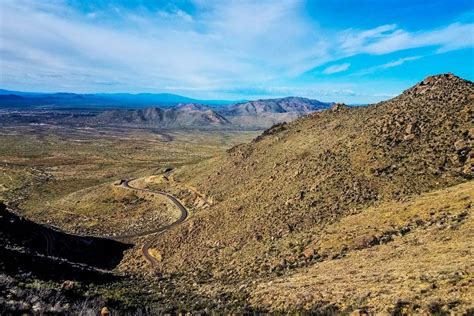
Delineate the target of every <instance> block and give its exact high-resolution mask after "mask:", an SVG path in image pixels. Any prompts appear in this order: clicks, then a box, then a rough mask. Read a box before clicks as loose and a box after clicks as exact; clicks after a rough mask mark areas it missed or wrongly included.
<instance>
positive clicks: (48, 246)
mask: <svg viewBox="0 0 474 316" xmlns="http://www.w3.org/2000/svg"><path fill="white" fill-rule="evenodd" d="M132 180H135V179H128V180H123V182H122V183H121V184H120V185H121V186H122V187H123V188H126V189H129V190H135V191H141V192H146V193H152V194H160V195H163V196H165V197H167V198H168V199H169V200H171V202H173V204H174V205H175V206H176V207H177V208H178V209H179V211H180V213H181V214H180V216H179V218H178V219H177V220H175V221H174V222H172V223H170V224H167V225H164V226H160V227H158V228H156V229H151V230H147V231H143V232H139V233H136V234H124V235H115V236H97V235H96V236H94V235H80V234H75V235H76V236H78V237H93V238H107V239H112V240H117V241H120V240H124V239H125V240H126V239H130V238H136V237H144V236H148V235H153V234H157V236H158V235H159V234H162V233H164V232H165V231H167V230H169V229H171V228H172V227H174V226H176V225H178V224H180V223H182V222H184V221H185V220H186V219H187V218H188V216H189V211H188V210H187V209H186V207H184V205H183V204H182V203H181V202H180V201H179V200H178V199H177V198H176V197H175V196H173V195H171V194H169V193H166V192H163V191H153V190H149V189H141V188H137V187H134V186H132V185H130V181H132ZM8 208H9V209H10V210H14V211H16V212H17V213H18V214H21V213H22V212H21V211H20V209H19V208H18V207H15V206H8ZM42 225H43V226H45V227H47V228H48V229H45V230H44V231H42V232H41V234H42V235H43V237H44V240H45V254H46V256H48V257H51V256H54V244H55V237H54V235H53V234H52V233H51V232H50V231H49V230H58V229H57V228H55V227H53V226H50V225H48V224H42ZM154 241H155V238H152V239H150V240H149V241H147V242H145V244H144V245H143V246H142V249H141V251H142V255H143V257H144V258H145V259H146V260H147V261H148V262H149V263H150V265H151V266H152V267H158V266H159V261H158V260H157V259H156V258H155V257H154V256H153V255H152V254H150V248H151V246H152V244H153V242H154Z"/></svg>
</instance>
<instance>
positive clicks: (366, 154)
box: [131, 74, 474, 311]
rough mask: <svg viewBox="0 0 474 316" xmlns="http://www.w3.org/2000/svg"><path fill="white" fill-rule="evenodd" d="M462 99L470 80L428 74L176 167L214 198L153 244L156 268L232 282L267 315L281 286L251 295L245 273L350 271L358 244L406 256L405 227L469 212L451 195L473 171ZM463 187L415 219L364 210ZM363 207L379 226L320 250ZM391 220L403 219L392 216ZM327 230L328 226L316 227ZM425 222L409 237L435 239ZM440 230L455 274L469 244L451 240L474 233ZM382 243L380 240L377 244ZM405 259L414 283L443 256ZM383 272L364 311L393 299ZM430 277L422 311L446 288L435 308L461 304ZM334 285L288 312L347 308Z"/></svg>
mask: <svg viewBox="0 0 474 316" xmlns="http://www.w3.org/2000/svg"><path fill="white" fill-rule="evenodd" d="M473 105H474V84H473V83H472V82H470V81H468V80H464V79H461V78H459V77H456V76H454V75H452V74H443V75H437V76H431V77H428V78H427V79H425V80H423V81H422V82H420V83H419V84H417V85H415V86H413V87H411V88H409V89H407V90H405V92H404V93H402V94H401V95H399V96H397V97H395V98H393V99H391V100H388V101H384V102H380V103H377V104H374V105H370V106H367V107H345V106H340V105H338V106H334V107H333V108H332V109H331V110H327V111H320V112H315V113H312V114H309V115H306V116H304V117H302V118H299V119H297V120H295V121H293V122H290V123H287V124H283V125H281V126H278V127H274V128H273V129H272V130H269V131H267V132H265V133H264V135H262V136H261V137H259V138H258V140H254V141H253V142H251V143H248V144H242V145H238V146H235V147H233V148H231V149H229V150H228V151H227V153H226V154H224V155H222V156H219V157H217V158H214V159H211V160H209V161H206V162H202V163H200V164H198V165H194V166H188V167H185V168H183V169H182V170H180V171H178V172H177V173H176V174H175V175H174V177H175V181H178V182H181V183H185V185H186V186H190V187H193V188H199V190H200V194H201V195H202V196H206V197H207V198H208V200H211V201H213V204H212V205H211V206H210V207H208V208H206V209H202V210H199V211H197V212H195V213H194V216H193V217H192V218H190V219H189V221H187V222H185V223H183V224H182V225H181V226H180V227H177V229H176V230H173V231H171V232H169V233H168V234H166V235H163V236H160V237H159V238H158V239H157V240H156V243H155V245H154V247H155V248H156V249H158V250H159V251H160V253H163V254H166V255H164V256H163V260H162V266H163V268H162V269H163V271H165V272H166V273H174V272H178V271H179V272H180V273H190V274H191V275H201V274H204V275H207V276H208V278H211V279H212V280H214V282H215V284H214V285H213V287H211V288H219V286H222V287H225V284H233V283H239V282H240V283H239V284H242V287H243V288H246V289H248V291H249V292H250V293H253V294H252V295H253V296H254V297H255V301H259V300H260V299H262V297H266V299H265V306H266V307H267V308H268V309H269V310H271V311H278V310H280V308H284V306H287V305H285V300H284V299H283V296H282V297H280V299H279V300H272V299H271V298H272V297H278V295H279V294H278V291H283V290H284V289H282V288H280V287H278V286H277V284H274V285H270V283H271V282H270V283H268V285H267V286H265V287H264V288H265V291H266V292H265V293H263V294H262V293H261V292H258V291H259V290H258V289H262V287H258V286H253V285H252V283H250V285H249V283H246V282H247V280H253V281H255V282H256V283H257V284H258V282H259V281H258V280H264V281H262V282H264V283H266V282H269V281H268V280H274V278H275V277H276V276H290V275H292V274H293V273H297V274H298V275H300V276H301V278H303V277H304V276H305V271H306V270H305V269H306V267H316V268H317V267H322V266H328V267H330V266H331V265H334V266H337V260H339V259H341V258H343V257H345V256H349V255H350V256H351V258H354V259H351V260H354V261H351V262H350V263H348V265H350V266H353V267H357V266H358V264H359V263H358V262H357V258H358V257H357V255H358V251H359V249H362V248H364V249H365V248H368V247H372V248H370V249H371V252H370V253H372V254H373V255H376V254H379V253H381V252H382V251H384V249H387V247H398V252H397V251H396V249H395V248H393V249H392V250H391V252H390V255H389V257H388V259H387V258H386V259H384V260H395V259H396V258H397V257H396V256H397V255H396V254H397V253H400V251H410V252H411V251H414V249H415V245H416V243H414V242H413V241H412V240H411V239H409V238H411V237H410V236H413V235H409V234H408V233H409V232H410V231H412V230H414V228H413V227H414V226H413V225H415V224H416V223H418V224H416V225H418V226H420V227H425V226H423V225H425V224H423V223H425V222H429V221H431V222H434V223H438V221H439V222H440V224H439V225H444V224H441V223H445V222H446V219H442V218H445V217H447V218H453V221H456V218H457V217H458V216H464V217H463V218H469V216H468V215H459V214H464V213H465V212H467V213H466V214H469V212H470V204H469V203H467V204H466V203H464V202H462V201H467V200H466V194H467V199H468V200H469V194H471V197H472V194H474V191H472V185H470V184H472V179H473V175H474V168H473V164H474V160H473V155H472V143H473V141H474V129H473V128H472V116H473ZM462 184H466V185H467V187H466V186H464V187H463V188H464V189H462V190H466V191H464V192H465V193H463V197H462V198H460V200H459V203H457V204H452V208H453V209H449V210H447V209H446V208H444V209H443V208H441V209H433V210H432V211H429V202H428V206H427V209H428V210H426V212H425V213H426V214H425V213H423V218H420V217H417V216H421V213H417V212H416V211H414V212H412V213H410V214H405V215H404V213H403V211H402V210H403V208H402V210H400V212H401V213H400V214H399V213H397V212H393V213H390V215H387V216H391V217H387V218H384V217H383V216H385V215H380V216H382V217H380V218H375V217H374V216H375V215H374V214H383V213H382V211H383V208H380V209H379V208H377V207H378V206H380V205H382V204H384V203H389V204H390V203H394V205H400V203H404V202H406V201H416V200H417V199H418V197H419V196H420V194H429V192H435V191H437V190H443V189H449V188H452V189H451V190H457V189H456V188H458V185H462ZM455 192H456V191H455ZM183 196H185V195H184V193H183ZM442 197H443V194H440V195H439V201H438V202H437V203H440V205H441V204H443V205H445V204H446V203H447V202H446V201H444V200H443V199H442ZM448 202H449V201H448ZM413 203H415V202H413ZM468 204H469V205H468ZM390 205H391V204H390ZM398 207H400V206H394V208H395V209H397V208H398ZM372 208H375V209H376V210H378V211H377V212H372V215H371V216H370V218H374V220H375V219H377V220H379V221H382V220H383V221H386V223H385V224H384V225H385V226H384V227H385V228H382V226H380V227H381V230H377V227H373V228H370V227H365V228H364V233H362V236H359V237H358V238H360V240H355V239H353V238H355V237H352V235H348V236H346V237H345V238H346V239H345V238H342V237H339V238H338V239H337V240H336V241H335V242H334V243H335V246H331V247H330V248H326V246H324V241H325V240H326V239H327V238H329V236H330V234H331V233H332V234H334V232H335V231H336V232H337V231H338V227H339V225H342V224H341V223H344V221H347V220H349V219H350V218H352V217H351V216H355V215H357V214H364V212H368V211H367V210H370V209H372ZM464 208H465V209H464ZM463 212H464V213H463ZM398 214H399V215H398ZM430 214H432V215H430ZM402 215H403V216H405V217H403V219H401V218H399V217H398V216H402ZM430 216H431V217H433V216H439V218H440V219H436V220H435V219H430ZM443 216H444V217H443ZM466 216H467V217H466ZM461 222H462V223H461ZM461 222H460V224H459V225H471V226H472V220H470V219H466V220H462V221H461ZM450 223H451V222H450ZM362 224H363V223H358V225H362ZM422 224H423V225H422ZM426 225H427V226H426V227H431V226H429V225H435V224H426ZM436 225H438V224H436ZM327 227H332V228H331V229H332V230H331V231H329V230H326V228H327ZM360 227H361V229H362V226H360ZM407 227H408V228H407ZM440 227H444V226H440ZM463 227H464V228H463V229H468V226H463ZM426 229H427V228H420V230H417V235H416V236H418V237H417V238H422V239H423V240H424V242H429V243H430V245H431V242H433V244H434V243H435V241H434V239H436V238H437V237H436V234H434V233H433V234H431V233H429V232H430V231H429V230H426ZM407 234H408V235H407ZM445 234H446V236H452V237H451V238H453V243H452V244H450V247H451V248H450V249H451V250H450V251H451V252H450V254H451V257H453V256H459V257H458V258H460V259H459V260H460V261H459V262H458V261H456V262H457V263H456V267H457V268H458V269H465V261H462V260H461V258H463V255H462V254H465V251H466V249H465V245H466V244H468V243H469V242H467V243H466V242H463V243H460V242H458V241H459V240H460V239H459V238H461V236H463V237H462V238H471V240H472V241H474V240H473V239H472V237H473V236H471V237H468V236H466V235H462V234H461V235H457V234H455V233H454V232H453V234H451V235H450V233H449V231H446V232H445ZM393 235H397V236H400V237H399V238H404V237H403V236H405V235H406V236H408V237H406V238H408V239H403V240H406V242H405V243H401V244H400V243H393V244H390V243H391V242H392V240H394V238H395V237H392V236H393ZM443 238H444V237H443ZM446 238H448V237H446ZM447 240H448V239H447ZM385 243H388V246H380V247H379V246H378V245H385ZM352 244H355V246H350V245H352ZM392 245H393V246H392ZM323 246H324V247H323ZM390 249H391V248H390ZM416 249H418V248H416ZM370 253H369V254H368V255H367V256H369V255H370ZM390 256H395V257H390ZM364 258H366V257H364ZM367 258H369V257H367ZM364 260H365V259H364ZM367 260H368V259H367ZM463 260H464V259H463ZM131 261H133V260H131ZM400 264H403V263H400ZM414 264H415V265H416V268H413V269H415V270H414V271H417V272H416V273H414V274H413V276H412V277H413V278H415V279H418V278H422V275H423V271H425V270H426V269H430V268H432V269H433V270H432V271H431V270H429V271H430V273H431V274H433V275H436V277H439V278H442V275H443V273H444V272H443V269H445V268H448V267H447V266H444V265H443V264H442V262H441V263H440V264H438V265H434V263H433V265H431V263H430V262H429V261H428V262H426V261H420V262H417V261H416V260H415V261H414ZM423 264H427V265H428V266H427V267H424V266H423ZM325 269H326V268H325ZM327 269H330V268H327ZM327 269H326V271H329V270H327ZM350 271H352V272H350V273H349V272H348V270H342V271H340V273H341V277H344V278H346V279H344V280H345V282H339V283H350V282H352V281H351V280H358V281H354V282H358V283H356V284H354V287H356V288H364V286H365V284H364V282H363V280H364V275H360V274H359V272H358V271H357V269H355V270H350ZM374 271H375V270H374ZM361 273H362V272H361ZM364 273H365V272H364ZM376 273H381V274H378V275H376V276H375V279H377V278H382V277H383V276H384V274H383V273H389V272H387V271H385V272H384V271H383V270H380V271H378V270H377V272H376ZM391 276H392V277H393V282H391V283H388V284H386V286H385V287H384V291H385V292H384V293H385V294H384V295H375V296H374V298H373V299H372V300H371V301H370V306H371V310H376V311H382V310H385V309H386V308H387V307H389V306H392V307H391V308H393V309H395V308H396V306H395V305H396V302H395V303H394V299H395V298H400V294H399V293H398V292H397V291H400V289H399V288H400V286H402V284H403V282H404V281H403V278H404V274H403V273H401V274H399V275H396V276H395V275H391ZM315 279H316V278H315ZM466 282H469V280H468V279H466ZM299 284H300V285H298V283H295V287H294V288H292V289H293V291H296V292H301V293H304V292H305V286H307V284H305V283H304V282H302V283H299ZM436 284H437V285H438V286H439V290H433V291H431V292H428V293H427V294H426V295H425V296H426V298H424V299H423V301H422V302H423V304H424V305H423V306H422V308H424V310H428V309H429V304H428V303H429V302H430V300H431V301H434V300H436V299H437V298H438V297H442V295H446V296H445V297H444V298H443V302H444V301H446V304H450V302H452V301H456V299H461V298H458V297H457V296H456V295H455V294H453V293H451V294H443V293H446V292H445V290H446V287H444V285H443V286H441V285H440V283H436ZM463 284H464V285H459V287H457V288H458V289H459V291H462V292H463V293H465V292H466V291H467V290H468V288H466V284H468V283H463ZM310 285H311V286H312V287H315V288H316V290H315V291H324V286H320V285H318V284H310ZM420 286H421V285H420ZM402 288H403V287H402ZM367 290H368V291H370V288H369V289H367ZM334 291H335V292H333V293H328V294H327V295H325V296H324V298H320V297H319V296H317V295H309V294H308V296H304V297H303V296H302V297H295V298H293V299H292V305H291V306H289V307H288V308H294V306H303V305H304V306H309V307H311V306H334V308H336V307H337V310H344V308H345V307H348V306H352V305H351V304H357V303H356V302H351V301H350V297H349V298H347V297H346V298H338V299H337V300H336V298H337V297H338V296H337V295H336V294H337V293H338V292H337V291H338V290H337V289H334ZM285 293H286V292H285ZM377 293H378V292H377ZM410 293H411V292H410ZM471 294H472V293H471ZM467 297H469V295H468V296H467ZM471 297H472V295H471ZM463 299H464V301H462V302H463V303H462V304H464V305H463V306H465V307H466V306H468V305H469V303H468V301H466V298H465V297H464V298H463ZM407 302H408V303H407V304H408V305H409V306H411V304H413V306H415V305H416V304H418V299H416V298H414V297H411V296H410V297H407ZM443 304H444V303H443ZM257 306H258V305H257ZM443 306H444V305H443ZM309 307H308V308H309Z"/></svg>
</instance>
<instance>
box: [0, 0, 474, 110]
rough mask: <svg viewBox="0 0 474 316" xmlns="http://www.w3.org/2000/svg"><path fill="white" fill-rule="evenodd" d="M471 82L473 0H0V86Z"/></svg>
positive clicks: (233, 95)
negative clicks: (454, 78) (449, 78)
mask: <svg viewBox="0 0 474 316" xmlns="http://www.w3.org/2000/svg"><path fill="white" fill-rule="evenodd" d="M446 72H452V73H454V74H456V75H458V76H460V77H463V78H465V79H469V80H471V81H473V80H474V1H473V0H466V1H464V0H450V1H447V0H423V1H422V0H409V1H407V0H384V1H383V0H355V1H351V0H334V1H326V0H322V1H319V0H313V1H304V0H301V1H299V0H268V1H267V0H261V1H258V0H250V1H248V0H239V1H232V0H221V1H213V0H175V1H164V0H155V1H144V0H143V1H134V0H126V1H119V0H115V1H102V0H97V1H92V0H91V1H80V0H51V1H41V0H0V88H3V89H9V90H18V91H34V92H59V91H61V92H76V93H94V92H131V93H139V92H151V93H162V92H166V93H175V94H181V95H185V96H189V97H193V98H199V99H208V100H209V99H218V100H242V99H247V100H249V99H258V98H273V97H283V96H290V95H295V96H302V97H309V98H314V99H319V100H322V101H337V102H346V103H351V104H356V103H373V102H378V101H381V100H385V99H388V98H391V97H393V96H395V95H397V94H399V93H401V92H402V91H403V90H405V89H407V88H408V87H410V86H411V85H413V84H415V83H416V82H418V81H421V80H423V78H425V77H426V76H428V75H432V74H439V73H446Z"/></svg>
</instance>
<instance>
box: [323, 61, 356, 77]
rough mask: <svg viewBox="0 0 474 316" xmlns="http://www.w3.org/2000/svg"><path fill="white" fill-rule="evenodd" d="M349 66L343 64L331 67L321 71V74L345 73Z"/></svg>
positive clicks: (348, 64)
mask: <svg viewBox="0 0 474 316" xmlns="http://www.w3.org/2000/svg"><path fill="white" fill-rule="evenodd" d="M350 66H351V64H350V63H344V64H340V65H332V66H329V67H327V68H326V69H324V70H323V74H326V75H330V74H335V73H337V72H342V71H346V70H347V69H349V67H350Z"/></svg>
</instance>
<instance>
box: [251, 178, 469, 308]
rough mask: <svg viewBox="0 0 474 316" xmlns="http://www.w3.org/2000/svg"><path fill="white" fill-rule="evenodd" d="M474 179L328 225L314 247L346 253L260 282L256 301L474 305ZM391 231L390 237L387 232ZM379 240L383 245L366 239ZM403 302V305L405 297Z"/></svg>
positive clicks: (354, 305) (376, 305)
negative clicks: (268, 280)
mask: <svg viewBox="0 0 474 316" xmlns="http://www.w3.org/2000/svg"><path fill="white" fill-rule="evenodd" d="M473 202H474V182H472V181H471V182H468V183H465V184H461V185H458V186H455V187H451V188H448V189H445V190H441V191H436V192H433V193H428V194H424V195H422V196H420V197H417V198H414V199H412V200H410V201H408V202H405V203H386V204H382V205H380V206H378V207H374V208H370V209H367V210H365V211H363V212H361V213H359V214H355V215H352V216H348V217H346V218H344V219H343V220H342V221H341V222H339V223H337V224H333V225H330V226H328V227H327V228H326V229H325V230H324V231H323V232H320V233H318V235H317V236H316V240H317V241H316V244H315V245H312V246H314V247H315V250H316V251H317V252H318V253H320V254H322V255H326V256H327V255H329V257H327V258H331V256H330V255H331V254H341V253H343V255H342V256H340V257H339V258H337V259H326V260H323V261H322V262H319V263H316V264H314V265H312V266H311V267H309V268H304V269H300V270H298V271H296V272H294V273H293V274H292V275H290V276H285V277H282V278H277V279H275V280H272V281H270V282H264V283H262V284H260V285H258V286H257V288H256V289H255V290H254V291H253V293H252V295H251V296H252V299H251V301H252V303H253V304H254V306H259V307H262V306H264V307H267V308H269V309H270V310H279V309H289V308H291V309H293V308H301V309H312V308H314V307H315V306H324V305H329V304H334V305H335V306H337V307H338V308H339V309H341V310H344V309H348V310H351V309H353V308H367V309H369V310H370V311H372V312H382V311H387V312H388V311H394V310H395V309H396V308H397V306H398V307H400V308H403V309H404V310H405V311H406V312H408V313H412V312H421V311H424V312H436V311H437V310H436V309H439V311H442V310H445V311H447V310H451V311H453V312H461V311H464V312H465V311H466V310H468V309H469V308H473V307H474V304H473V302H474V265H473V262H472V258H473V253H472V245H473V244H474V219H473V217H472V215H473V214H472V204H473ZM384 236H385V237H386V236H390V237H391V238H386V239H385V240H384V239H383V237H384ZM374 237H378V238H379V240H380V241H379V244H374V245H371V244H370V243H368V242H367V241H370V240H373V238H374ZM403 302H404V303H403Z"/></svg>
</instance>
